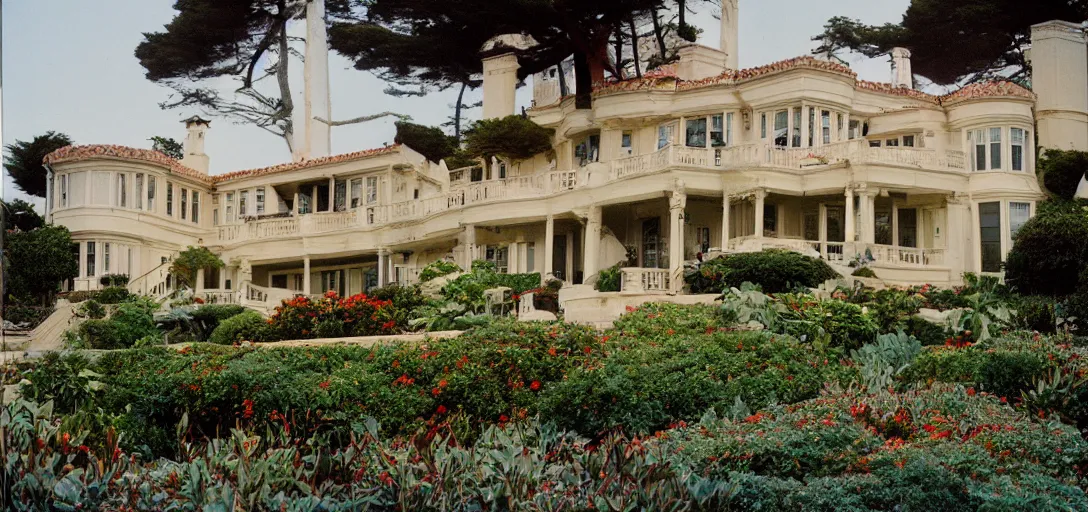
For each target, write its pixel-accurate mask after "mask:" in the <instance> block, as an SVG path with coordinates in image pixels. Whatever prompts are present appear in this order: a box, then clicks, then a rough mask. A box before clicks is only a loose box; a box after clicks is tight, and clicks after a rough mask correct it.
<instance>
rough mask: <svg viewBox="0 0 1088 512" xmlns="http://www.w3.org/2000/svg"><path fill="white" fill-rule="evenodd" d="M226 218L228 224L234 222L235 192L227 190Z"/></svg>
mask: <svg viewBox="0 0 1088 512" xmlns="http://www.w3.org/2000/svg"><path fill="white" fill-rule="evenodd" d="M226 220H227V224H234V192H227V204H226Z"/></svg>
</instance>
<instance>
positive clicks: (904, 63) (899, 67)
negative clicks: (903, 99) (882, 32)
mask: <svg viewBox="0 0 1088 512" xmlns="http://www.w3.org/2000/svg"><path fill="white" fill-rule="evenodd" d="M892 85H893V86H895V87H897V88H906V89H913V88H914V74H913V73H912V72H911V70H910V50H908V49H906V48H892Z"/></svg>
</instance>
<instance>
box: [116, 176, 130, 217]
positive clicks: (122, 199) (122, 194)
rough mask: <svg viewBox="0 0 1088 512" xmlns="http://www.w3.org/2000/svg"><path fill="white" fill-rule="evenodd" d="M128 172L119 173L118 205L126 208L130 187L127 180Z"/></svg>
mask: <svg viewBox="0 0 1088 512" xmlns="http://www.w3.org/2000/svg"><path fill="white" fill-rule="evenodd" d="M127 176H128V175H127V174H124V173H121V174H118V175H117V206H120V207H121V208H124V207H125V206H126V205H127V203H128V194H127V192H128V187H127V186H126V185H127V183H126V182H125V177H127Z"/></svg>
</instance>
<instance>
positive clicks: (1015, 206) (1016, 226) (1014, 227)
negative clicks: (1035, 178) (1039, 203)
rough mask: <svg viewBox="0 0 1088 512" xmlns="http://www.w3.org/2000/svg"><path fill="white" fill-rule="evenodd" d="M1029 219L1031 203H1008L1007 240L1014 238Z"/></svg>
mask: <svg viewBox="0 0 1088 512" xmlns="http://www.w3.org/2000/svg"><path fill="white" fill-rule="evenodd" d="M1030 218H1031V203H1018V202H1013V201H1010V202H1009V239H1015V238H1016V232H1017V231H1020V227H1021V226H1023V225H1024V224H1025V223H1027V221H1028V219H1030Z"/></svg>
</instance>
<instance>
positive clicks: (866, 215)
mask: <svg viewBox="0 0 1088 512" xmlns="http://www.w3.org/2000/svg"><path fill="white" fill-rule="evenodd" d="M876 194H877V191H875V190H864V191H862V192H861V226H862V227H861V241H862V242H865V243H867V244H872V243H876V211H874V208H873V206H874V203H875V201H876Z"/></svg>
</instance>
